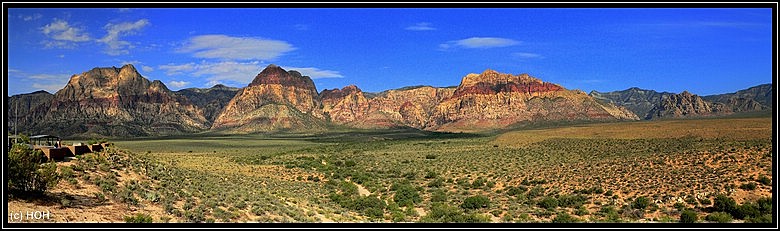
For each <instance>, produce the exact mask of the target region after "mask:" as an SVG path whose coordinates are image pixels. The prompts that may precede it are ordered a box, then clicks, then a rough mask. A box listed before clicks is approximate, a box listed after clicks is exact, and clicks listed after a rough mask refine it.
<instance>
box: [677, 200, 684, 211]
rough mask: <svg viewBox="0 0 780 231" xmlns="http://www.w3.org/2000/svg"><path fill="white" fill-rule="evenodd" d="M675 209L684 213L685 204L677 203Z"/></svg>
mask: <svg viewBox="0 0 780 231" xmlns="http://www.w3.org/2000/svg"><path fill="white" fill-rule="evenodd" d="M674 208H675V209H677V210H678V211H683V210H684V209H685V203H682V202H675V203H674Z"/></svg>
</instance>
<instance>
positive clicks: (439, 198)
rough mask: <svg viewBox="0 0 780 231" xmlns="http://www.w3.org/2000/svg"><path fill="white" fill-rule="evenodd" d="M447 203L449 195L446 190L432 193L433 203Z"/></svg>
mask: <svg viewBox="0 0 780 231" xmlns="http://www.w3.org/2000/svg"><path fill="white" fill-rule="evenodd" d="M445 201H447V193H446V192H444V190H441V189H438V190H435V191H433V193H431V202H445Z"/></svg>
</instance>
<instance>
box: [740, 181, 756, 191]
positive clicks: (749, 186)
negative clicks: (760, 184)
mask: <svg viewBox="0 0 780 231" xmlns="http://www.w3.org/2000/svg"><path fill="white" fill-rule="evenodd" d="M756 186H757V185H756V183H754V182H750V183H745V184H742V185H740V186H739V188H740V189H743V190H748V191H752V190H756Z"/></svg>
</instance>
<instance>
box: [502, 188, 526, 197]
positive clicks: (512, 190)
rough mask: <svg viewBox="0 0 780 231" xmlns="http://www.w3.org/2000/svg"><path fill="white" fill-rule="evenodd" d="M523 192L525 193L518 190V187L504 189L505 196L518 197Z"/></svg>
mask: <svg viewBox="0 0 780 231" xmlns="http://www.w3.org/2000/svg"><path fill="white" fill-rule="evenodd" d="M523 192H525V191H524V190H522V189H520V188H518V187H514V186H509V187H508V188H507V189H506V195H509V196H516V195H518V194H520V193H523Z"/></svg>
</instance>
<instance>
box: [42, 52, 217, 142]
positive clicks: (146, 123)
mask: <svg viewBox="0 0 780 231" xmlns="http://www.w3.org/2000/svg"><path fill="white" fill-rule="evenodd" d="M205 124H206V119H205V118H204V117H203V116H202V115H201V112H200V111H199V110H198V109H197V108H196V107H195V106H194V105H192V104H191V103H190V102H189V100H187V99H186V98H184V97H182V96H178V95H176V94H174V93H173V92H172V91H170V90H169V89H168V88H167V87H166V86H165V85H164V84H163V83H162V82H160V81H158V80H155V81H149V80H148V79H146V78H144V77H143V76H141V75H140V74H139V73H138V71H137V70H136V69H135V67H133V65H130V64H128V65H124V66H122V67H121V68H116V67H110V68H94V69H92V70H90V71H88V72H84V73H81V74H77V75H73V76H72V77H71V78H70V81H68V84H67V85H65V87H64V88H63V89H61V90H59V91H57V93H56V94H54V96H53V98H52V99H51V103H50V104H49V106H48V110H46V113H45V116H43V118H40V119H39V120H38V121H37V122H35V123H34V124H32V125H31V126H30V129H29V131H30V133H36V134H39V133H42V134H54V135H59V136H93V135H98V136H120V137H129V136H150V135H165V134H178V133H191V132H197V131H202V130H204V129H206V128H207V127H206V126H205Z"/></svg>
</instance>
